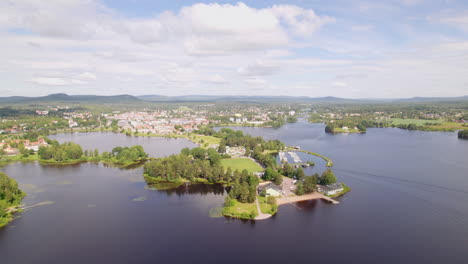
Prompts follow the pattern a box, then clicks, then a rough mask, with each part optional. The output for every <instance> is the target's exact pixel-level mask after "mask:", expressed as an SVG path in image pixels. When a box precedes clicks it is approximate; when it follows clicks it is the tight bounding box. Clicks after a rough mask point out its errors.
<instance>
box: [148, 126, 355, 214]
mask: <svg viewBox="0 0 468 264" xmlns="http://www.w3.org/2000/svg"><path fill="white" fill-rule="evenodd" d="M197 134H199V135H204V136H205V137H207V139H209V138H219V139H220V140H219V141H218V142H219V145H218V147H217V149H215V148H203V147H196V148H193V149H188V148H185V149H183V150H182V151H181V153H180V154H177V155H172V156H169V157H166V158H161V159H156V160H152V161H148V162H146V163H145V166H144V178H145V180H146V182H147V183H148V184H149V185H151V186H155V187H156V188H168V186H169V187H177V186H179V185H181V184H184V183H204V184H224V185H226V186H228V196H226V198H225V202H224V207H223V209H222V214H223V215H224V216H229V217H234V218H241V219H256V218H257V217H258V216H259V215H260V214H264V215H265V214H267V215H273V214H275V213H276V212H277V209H278V205H277V198H276V197H274V196H271V195H269V193H268V189H263V190H260V189H261V186H259V184H260V182H262V184H263V185H264V184H268V183H271V184H274V186H277V188H282V187H281V185H282V183H283V180H286V179H287V181H288V183H289V185H287V186H289V187H288V188H289V189H288V190H287V192H288V193H291V195H293V196H302V195H306V194H310V193H313V192H315V191H317V187H318V185H319V184H320V185H323V186H328V185H331V184H334V183H336V178H335V176H334V174H333V172H332V171H331V169H330V168H329V169H327V170H326V171H324V172H323V174H322V175H318V174H315V175H311V176H307V175H305V173H304V170H303V168H302V167H301V166H297V165H296V166H294V165H291V164H288V163H285V164H278V163H277V162H276V157H275V155H276V154H277V153H278V152H279V151H282V150H284V149H289V150H291V149H292V148H290V147H286V145H285V144H284V143H282V142H281V141H279V140H269V141H265V140H264V139H263V138H261V137H252V136H250V135H244V134H243V132H242V131H234V130H232V129H229V128H222V129H221V130H220V131H219V132H216V131H214V130H212V129H211V128H209V127H204V128H203V129H200V130H198V131H197ZM228 148H236V149H237V150H238V151H239V153H240V154H239V155H240V156H242V157H245V158H248V159H252V160H254V161H255V162H257V163H259V164H260V165H261V166H262V167H263V170H262V171H260V172H256V173H252V172H249V171H248V170H246V169H232V168H231V167H229V166H227V167H224V166H223V165H222V164H223V160H232V158H231V156H230V155H228V154H227V153H226V150H227V149H228ZM304 152H306V153H309V152H308V151H304ZM312 155H317V156H320V157H322V158H323V159H325V160H326V161H327V166H330V167H331V166H332V165H333V163H332V162H331V160H330V159H328V158H326V157H323V156H321V155H319V154H314V153H313V154H312ZM226 164H230V163H226ZM309 165H310V164H309ZM312 165H313V163H312ZM293 181H294V183H293ZM292 188H294V192H292V190H291V189H292ZM346 191H349V189H347V190H345V191H343V192H340V194H343V193H345V192H346ZM257 203H258V205H257Z"/></svg>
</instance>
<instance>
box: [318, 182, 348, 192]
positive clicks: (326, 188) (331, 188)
mask: <svg viewBox="0 0 468 264" xmlns="http://www.w3.org/2000/svg"><path fill="white" fill-rule="evenodd" d="M343 190H344V189H343V185H341V183H333V184H329V185H317V191H319V192H321V193H323V194H326V195H335V194H337V193H340V192H342V191H343Z"/></svg>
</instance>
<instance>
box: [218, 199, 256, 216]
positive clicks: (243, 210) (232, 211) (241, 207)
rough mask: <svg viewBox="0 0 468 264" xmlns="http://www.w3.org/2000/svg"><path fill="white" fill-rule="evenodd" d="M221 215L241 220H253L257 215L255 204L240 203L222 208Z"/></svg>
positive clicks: (236, 202)
mask: <svg viewBox="0 0 468 264" xmlns="http://www.w3.org/2000/svg"><path fill="white" fill-rule="evenodd" d="M222 213H223V215H225V216H230V217H235V218H241V219H254V218H255V217H256V216H257V215H258V211H257V205H256V204H255V203H240V202H238V201H235V202H234V205H233V206H229V207H224V208H223V211H222Z"/></svg>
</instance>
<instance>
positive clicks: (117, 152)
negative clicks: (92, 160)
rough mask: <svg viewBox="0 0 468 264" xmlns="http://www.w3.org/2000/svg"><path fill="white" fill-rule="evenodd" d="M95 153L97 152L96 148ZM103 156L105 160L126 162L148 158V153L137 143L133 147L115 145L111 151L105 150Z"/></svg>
mask: <svg viewBox="0 0 468 264" xmlns="http://www.w3.org/2000/svg"><path fill="white" fill-rule="evenodd" d="M95 154H97V153H96V150H95ZM101 157H102V159H104V160H109V159H111V160H112V159H113V160H116V161H117V163H125V162H134V161H139V160H145V159H146V158H148V154H147V153H146V152H145V150H144V149H143V147H142V146H140V145H136V146H132V147H115V148H113V149H112V151H111V152H103V153H102V155H101Z"/></svg>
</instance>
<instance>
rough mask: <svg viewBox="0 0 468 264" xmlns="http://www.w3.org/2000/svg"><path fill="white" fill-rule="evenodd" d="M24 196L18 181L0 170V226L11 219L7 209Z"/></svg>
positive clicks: (16, 203)
mask: <svg viewBox="0 0 468 264" xmlns="http://www.w3.org/2000/svg"><path fill="white" fill-rule="evenodd" d="M24 196H26V194H25V193H24V192H22V191H21V190H20V189H19V188H18V183H17V182H16V181H15V180H14V179H12V178H10V177H8V176H7V175H6V174H5V173H3V172H0V227H2V226H4V225H6V224H7V223H8V222H9V221H10V220H11V216H10V213H8V212H7V209H8V208H9V207H11V206H16V205H18V204H19V203H20V202H21V200H22V199H23V198H24Z"/></svg>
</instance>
